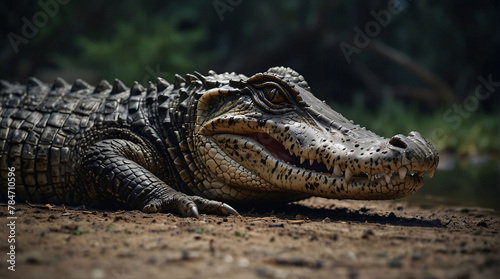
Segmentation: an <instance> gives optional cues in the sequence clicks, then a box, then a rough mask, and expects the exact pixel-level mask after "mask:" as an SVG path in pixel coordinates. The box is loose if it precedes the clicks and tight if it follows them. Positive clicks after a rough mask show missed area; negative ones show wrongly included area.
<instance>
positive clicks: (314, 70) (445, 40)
mask: <svg viewBox="0 0 500 279" xmlns="http://www.w3.org/2000/svg"><path fill="white" fill-rule="evenodd" d="M48 1H52V0H42V1H40V2H43V3H46V2H48ZM55 1H56V0H53V1H52V2H55ZM391 1H392V0H391ZM394 1H396V2H397V3H398V4H399V5H400V6H401V7H402V11H401V12H400V13H399V14H392V15H391V18H390V22H389V23H388V24H387V26H385V27H382V28H380V32H379V33H378V34H377V36H376V37H375V38H373V39H376V40H379V41H381V42H384V43H385V44H387V45H389V46H391V47H393V48H394V49H397V50H399V51H401V52H402V53H404V54H406V55H408V56H409V57H411V58H412V59H413V60H414V61H416V62H418V63H419V64H420V65H422V66H423V68H425V69H426V70H427V71H429V73H432V74H434V75H435V76H437V77H440V78H441V79H442V80H444V81H445V82H446V83H447V84H448V85H449V86H450V87H451V88H452V89H453V91H454V92H455V93H456V94H457V96H458V97H459V98H460V99H463V98H465V97H467V96H469V95H470V94H471V92H473V90H474V89H475V88H476V86H477V85H478V81H477V77H478V76H480V75H481V76H483V77H487V76H488V75H490V74H493V76H494V78H493V80H495V81H497V80H498V78H499V76H498V65H499V62H500V56H499V51H498V50H499V46H500V32H498V31H499V30H498V18H499V8H498V3H496V2H495V1H489V0H477V1H469V2H464V3H460V5H457V4H456V1H452V0H442V1H432V0H419V1H409V0H394ZM40 2H33V1H29V0H19V1H5V2H3V3H2V9H0V33H1V34H2V36H3V38H7V35H8V34H9V33H12V32H14V33H16V34H21V31H22V28H23V20H22V19H23V18H26V19H27V20H31V21H33V16H34V15H35V14H36V13H39V12H41V11H42V12H43V8H42V6H41V5H40ZM214 3H216V1H202V0H184V1H148V0H147V1H140V2H139V1H133V0H122V1H98V0H88V1H69V2H68V3H67V4H64V5H59V6H58V11H57V13H56V14H55V15H54V16H51V17H50V18H49V20H48V22H47V24H46V25H44V26H41V27H40V28H38V30H37V32H36V36H34V37H33V38H29V40H28V42H27V43H23V44H20V45H19V50H20V51H19V52H18V53H15V52H14V51H13V47H12V45H11V43H10V42H9V40H2V41H0V60H1V61H2V67H0V76H1V77H2V78H4V79H10V80H19V81H21V82H25V81H26V79H27V77H28V76H32V75H36V76H39V77H40V76H42V77H43V76H46V77H47V81H49V82H50V81H51V80H50V79H49V77H50V78H54V76H50V74H47V72H49V73H52V72H55V73H52V74H55V75H63V76H64V73H70V72H72V71H75V70H81V69H85V70H87V71H89V72H91V73H92V75H88V76H83V77H82V76H79V77H81V78H84V79H92V78H95V79H102V78H105V79H108V80H112V79H114V78H120V79H122V80H123V81H124V82H125V83H126V84H131V83H132V82H133V81H135V80H137V81H139V82H141V83H143V84H144V83H145V82H146V81H147V80H153V79H154V78H155V77H156V76H162V77H164V78H167V79H169V80H170V81H172V79H173V76H174V74H175V73H179V74H181V75H182V74H185V73H187V72H192V71H195V70H196V71H199V72H201V73H205V72H207V71H208V70H209V69H214V70H216V71H230V72H231V71H235V72H239V73H243V74H246V75H251V74H253V73H256V72H259V71H264V70H266V69H267V68H269V67H272V66H279V65H283V66H289V67H292V68H294V69H295V70H297V71H298V72H300V73H301V74H302V75H303V76H304V77H305V78H306V79H307V80H308V82H309V84H310V85H311V87H312V88H313V93H314V94H315V95H316V96H318V97H319V98H321V99H326V100H327V101H328V102H329V103H333V102H335V103H334V108H335V109H337V110H338V111H340V112H341V113H344V114H345V115H346V116H348V117H349V118H350V119H354V121H355V122H356V123H360V124H362V125H365V126H367V127H368V128H369V129H371V130H374V131H376V132H377V133H380V134H382V135H384V136H387V137H388V136H391V135H394V134H395V133H403V134H404V133H408V132H409V131H412V130H416V131H420V132H421V133H422V134H423V135H424V136H426V137H427V138H429V139H430V140H431V141H433V144H435V146H436V147H437V148H438V149H439V150H445V149H449V150H454V151H458V152H460V153H473V152H476V151H478V152H489V151H492V150H493V151H496V152H498V142H499V141H498V102H497V101H498V99H499V97H498V96H499V95H500V94H498V92H495V93H493V94H492V97H491V98H490V99H489V100H488V101H485V102H481V103H480V107H479V109H477V110H476V111H474V112H473V113H472V114H471V115H470V117H468V118H466V119H463V121H462V123H461V125H460V127H458V128H457V129H452V128H451V126H450V123H447V122H445V121H444V120H443V114H444V113H445V112H446V110H447V109H450V106H451V105H450V104H443V103H442V102H440V101H435V102H428V101H426V100H424V99H423V98H421V97H420V99H419V98H418V97H419V96H418V94H417V95H415V94H414V95H413V96H412V97H409V96H407V95H402V94H400V95H396V94H395V93H391V92H395V91H396V90H389V91H388V92H389V94H387V92H383V93H380V91H382V90H381V88H382V89H383V88H386V87H391V88H393V89H397V88H398V87H401V86H403V87H406V88H411V89H427V88H428V87H429V85H428V84H425V82H423V81H422V80H421V79H419V78H418V77H416V75H414V74H413V73H411V72H409V71H408V70H405V69H402V67H401V66H400V65H397V64H395V63H392V62H390V61H388V60H387V59H385V58H383V57H381V56H380V55H377V54H374V53H373V52H371V51H370V50H369V49H368V48H366V49H364V48H363V49H361V51H360V53H359V54H358V53H356V54H353V55H352V59H353V61H355V62H356V63H358V64H357V65H362V66H363V67H364V69H365V71H364V72H360V71H359V68H357V67H356V66H354V64H356V63H353V64H349V63H347V62H346V58H345V56H344V54H343V53H342V51H341V49H340V48H339V44H340V43H341V42H349V43H351V44H352V43H353V42H352V41H353V38H354V36H355V32H354V28H355V27H358V28H360V29H362V30H364V29H365V28H366V26H367V24H368V23H369V22H372V21H374V20H375V19H374V16H373V13H378V12H381V11H383V10H386V9H387V5H388V4H389V3H390V2H389V1H387V0H377V1H362V0H336V1H330V0H322V1H303V0H291V1H263V0H253V1H241V3H240V2H239V1H226V0H220V2H218V3H224V4H226V9H225V10H224V11H223V13H222V14H220V13H218V12H217V9H216V8H215V7H214ZM231 3H237V5H233V4H231ZM68 76H70V77H72V76H71V75H68ZM367 76H370V80H372V84H369V83H367V82H366V79H364V78H366V77H367ZM72 78H74V77H72ZM90 81H91V82H95V80H90ZM374 84H375V85H379V86H380V88H374V86H373V85H374ZM496 90H497V91H498V90H499V89H496ZM351 92H358V93H356V94H352V93H351ZM417 92H420V91H417ZM430 96H431V97H432V96H434V95H432V94H431V95H430ZM438 100H439V99H438ZM435 129H441V130H442V131H443V134H444V135H446V138H445V139H443V138H441V139H439V140H434V139H433V134H432V133H433V131H434V130H435Z"/></svg>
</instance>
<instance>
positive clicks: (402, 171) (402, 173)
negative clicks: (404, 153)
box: [398, 166, 408, 180]
mask: <svg viewBox="0 0 500 279" xmlns="http://www.w3.org/2000/svg"><path fill="white" fill-rule="evenodd" d="M407 171H408V169H406V167H404V166H403V167H400V168H399V170H398V172H399V178H400V179H401V180H403V179H405V176H406V172H407Z"/></svg>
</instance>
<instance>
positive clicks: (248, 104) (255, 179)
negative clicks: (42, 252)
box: [0, 67, 439, 216]
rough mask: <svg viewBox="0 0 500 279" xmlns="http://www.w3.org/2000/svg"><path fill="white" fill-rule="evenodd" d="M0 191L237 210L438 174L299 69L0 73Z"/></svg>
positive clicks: (155, 208)
mask: <svg viewBox="0 0 500 279" xmlns="http://www.w3.org/2000/svg"><path fill="white" fill-rule="evenodd" d="M0 100H1V108H0V150H1V153H0V156H1V158H0V173H1V176H2V181H1V182H0V183H1V184H0V185H1V188H2V189H3V190H2V191H1V192H0V197H1V199H2V200H7V199H8V198H9V197H8V192H7V190H6V189H7V187H8V186H7V181H8V180H7V177H8V175H9V172H11V171H13V173H14V174H15V177H16V187H15V196H16V197H17V199H19V200H20V201H31V202H44V203H45V202H49V203H54V204H71V205H81V204H86V205H95V204H102V203H110V204H113V205H115V206H118V207H123V208H133V209H140V210H143V211H145V212H178V213H180V214H183V215H192V216H198V214H199V213H198V212H199V211H203V212H209V213H218V214H237V212H236V211H235V210H234V209H233V208H232V207H230V206H229V205H227V204H226V203H227V202H255V201H275V200H280V201H291V200H297V199H302V198H305V197H309V196H321V197H326V198H347V199H393V198H399V197H403V196H406V195H409V194H411V193H413V192H415V191H416V190H418V189H419V188H420V187H421V186H422V185H423V177H422V176H423V175H425V174H429V175H430V176H432V175H433V173H434V170H435V169H436V167H437V164H438V160H439V157H438V154H437V152H436V150H435V149H434V148H433V147H432V145H431V144H430V143H429V142H427V141H426V140H425V139H424V138H423V137H422V136H421V135H420V134H419V133H417V132H411V133H410V134H409V135H408V136H403V135H396V136H394V137H392V138H390V139H387V138H383V137H380V136H378V135H376V134H374V133H373V132H370V131H368V130H366V129H364V128H361V127H359V126H358V125H355V124H353V122H352V121H349V120H347V119H346V118H344V117H343V116H342V115H341V114H339V113H337V112H335V111H333V110H332V109H331V108H330V107H328V106H327V105H325V104H324V103H323V102H321V101H319V100H318V99H316V98H315V97H314V96H313V95H312V93H311V90H310V88H309V85H308V83H307V82H306V81H305V79H304V78H303V77H302V76H301V75H299V74H298V73H297V72H295V71H293V70H291V69H289V68H283V67H275V68H271V69H269V70H268V71H267V72H264V73H259V74H256V75H254V76H252V77H250V78H247V77H246V76H243V75H237V74H235V73H224V74H216V73H215V72H213V71H210V72H209V74H208V75H206V76H204V75H202V74H200V73H197V72H195V73H194V74H187V75H186V76H185V77H184V78H183V77H180V76H178V75H176V76H175V82H174V83H173V84H169V83H168V82H166V81H165V80H164V79H161V78H158V79H157V82H156V84H152V83H150V84H149V86H148V88H143V87H142V86H141V85H140V84H138V83H137V82H135V83H134V84H133V86H132V87H131V88H127V87H126V86H125V85H124V84H123V83H122V82H121V81H119V80H115V82H114V84H113V85H111V84H109V83H108V82H106V81H102V82H101V83H99V84H98V85H97V86H96V87H92V86H90V85H89V84H87V83H86V82H84V81H82V80H77V81H75V83H74V84H73V85H71V86H70V85H69V84H67V83H66V82H65V81H64V80H62V79H59V78H58V79H56V80H55V81H54V83H53V84H52V85H50V86H49V85H47V84H45V83H43V82H41V81H39V80H37V79H35V78H31V79H30V80H29V81H28V83H27V84H26V85H19V84H12V83H9V82H6V81H1V83H0Z"/></svg>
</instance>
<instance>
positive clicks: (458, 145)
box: [329, 94, 500, 155]
mask: <svg viewBox="0 0 500 279" xmlns="http://www.w3.org/2000/svg"><path fill="white" fill-rule="evenodd" d="M353 100H354V102H353V103H352V104H342V105H341V104H338V103H329V105H330V106H331V107H332V108H334V109H335V110H337V111H339V112H341V113H342V114H343V115H344V116H345V117H347V118H348V119H354V121H355V123H356V124H359V125H361V126H365V127H367V129H369V130H371V131H374V132H375V133H377V134H379V135H382V136H385V137H391V136H393V135H396V134H404V135H407V134H408V133H410V132H411V131H418V132H419V133H421V134H422V135H423V136H424V137H425V138H426V139H427V140H429V141H430V142H431V143H432V145H434V147H435V148H436V149H437V150H438V151H440V152H442V151H450V152H457V153H458V154H460V155H477V154H479V153H496V154H497V155H498V147H499V146H498V144H499V142H500V140H499V127H500V126H499V117H498V113H499V111H498V108H497V110H496V111H495V112H494V113H487V112H485V111H481V110H477V111H474V112H472V113H471V114H470V116H469V117H467V118H461V123H460V125H459V126H458V127H457V128H456V129H453V128H452V127H453V126H452V125H450V123H448V122H447V121H446V119H445V118H444V115H445V112H446V111H447V110H449V109H450V108H447V107H443V108H439V109H436V110H434V111H432V112H429V111H422V110H421V109H419V107H418V104H416V103H410V104H404V103H402V102H401V101H398V100H396V99H394V98H391V97H388V98H387V99H385V101H384V102H383V103H382V105H381V106H379V107H375V108H370V107H369V104H367V102H366V98H365V97H364V95H362V94H356V95H355V97H354V98H353Z"/></svg>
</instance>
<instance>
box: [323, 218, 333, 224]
mask: <svg viewBox="0 0 500 279" xmlns="http://www.w3.org/2000/svg"><path fill="white" fill-rule="evenodd" d="M321 222H323V223H331V222H332V220H330V218H328V217H326V218H325V219H323V221H321Z"/></svg>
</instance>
